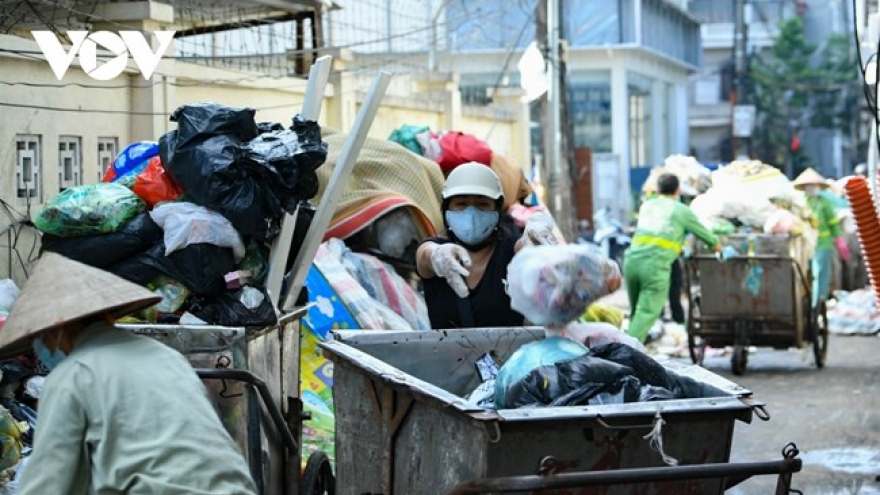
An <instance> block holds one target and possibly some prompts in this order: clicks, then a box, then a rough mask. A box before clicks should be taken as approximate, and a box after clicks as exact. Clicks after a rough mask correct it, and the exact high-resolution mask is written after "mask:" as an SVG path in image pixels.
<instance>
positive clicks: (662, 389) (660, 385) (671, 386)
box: [495, 337, 724, 408]
mask: <svg viewBox="0 0 880 495" xmlns="http://www.w3.org/2000/svg"><path fill="white" fill-rule="evenodd" d="M556 338H557V339H558V337H556ZM548 340H549V339H548ZM539 343H540V341H539V342H535V343H532V344H526V345H525V346H523V347H521V348H520V349H519V350H517V351H516V352H515V353H514V355H513V356H511V358H510V359H509V360H508V362H507V363H505V364H504V366H502V367H501V370H500V371H499V375H498V382H496V383H498V384H499V385H498V386H496V391H495V403H496V405H498V407H499V408H519V407H543V406H550V407H556V406H584V405H600V404H623V403H628V402H647V401H655V400H671V399H692V398H706V397H720V396H723V395H724V393H723V392H722V391H721V390H718V389H717V388H715V387H712V386H710V385H707V384H705V383H702V382H698V381H696V380H694V379H692V378H689V377H685V376H680V375H678V374H676V373H673V372H670V371H667V370H666V368H664V367H663V365H661V364H660V363H658V362H657V361H655V360H654V359H653V358H651V357H650V356H648V355H647V354H645V353H643V352H641V351H639V350H636V349H633V348H632V347H629V346H627V345H624V344H619V343H612V344H607V345H604V346H598V347H593V348H590V349H587V350H586V352H583V353H581V354H580V355H579V356H576V357H573V358H569V359H556V360H555V361H553V362H552V363H550V364H542V365H540V366H536V367H533V368H532V369H531V370H530V371H528V372H527V373H526V374H525V375H522V369H523V368H524V367H523V366H522V363H523V362H526V361H529V362H531V363H534V361H535V360H536V359H535V357H534V355H536V354H539V353H540V352H542V350H541V347H540V346H537V345H536V344H539ZM545 346H546V344H545ZM585 349H586V348H585ZM517 354H522V356H517ZM515 357H516V358H517V359H516V361H514V358H515ZM512 362H513V363H514V364H510V363H512ZM508 366H516V372H517V373H516V375H514V376H513V378H514V379H512V380H511V379H510V378H507V377H508V371H507V370H505V368H506V367H508ZM511 375H513V374H512V373H511ZM520 375H522V378H520V379H516V376H520ZM502 376H505V377H506V380H505V381H504V383H502V380H501V377H502Z"/></svg>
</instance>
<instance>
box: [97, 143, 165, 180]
mask: <svg viewBox="0 0 880 495" xmlns="http://www.w3.org/2000/svg"><path fill="white" fill-rule="evenodd" d="M158 154H159V143H158V142H155V141H138V142H135V143H131V144H129V145H128V146H126V147H125V149H124V150H122V152H121V153H119V155H117V156H116V159H115V160H113V164H112V165H111V166H110V169H109V170H107V171H105V174H106V175H105V176H104V182H116V181H118V180H120V179H123V178H129V179H134V178H135V177H136V176H137V175H138V174H139V173H141V172H142V171H143V170H144V169H145V168H147V165H148V164H149V163H150V158H153V157H154V156H156V155H158Z"/></svg>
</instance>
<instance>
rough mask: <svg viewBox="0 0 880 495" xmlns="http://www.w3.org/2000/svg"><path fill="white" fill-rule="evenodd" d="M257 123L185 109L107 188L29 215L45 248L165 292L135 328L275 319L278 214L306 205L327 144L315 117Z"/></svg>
mask: <svg viewBox="0 0 880 495" xmlns="http://www.w3.org/2000/svg"><path fill="white" fill-rule="evenodd" d="M254 116H255V110H253V109H250V108H233V107H227V106H223V105H220V104H217V103H211V102H206V103H194V104H187V105H183V106H181V107H180V108H178V109H177V110H175V111H174V113H173V114H172V116H171V120H172V121H174V122H177V129H176V130H174V131H171V132H169V133H166V134H165V135H163V136H161V137H160V138H159V140H158V142H136V143H132V144H131V145H129V146H127V147H126V148H125V150H123V151H122V152H121V153H120V154H119V156H117V157H116V159H115V160H114V162H113V164H112V165H111V167H110V168H109V170H107V171H106V174H105V175H104V179H103V182H101V183H98V184H89V185H82V186H77V187H72V188H69V189H66V190H64V191H62V192H61V193H60V194H58V195H57V196H55V197H54V198H52V199H50V200H49V201H48V202H47V203H46V204H45V206H44V207H43V208H42V209H41V210H40V211H39V212H38V213H37V214H36V216H35V218H34V225H35V226H36V227H37V228H38V229H39V230H40V231H41V232H42V249H43V250H45V251H52V252H56V253H59V254H62V255H64V256H67V257H69V258H71V259H74V260H76V261H80V262H82V263H86V264H88V265H91V266H95V267H98V268H102V269H104V270H106V271H109V272H111V273H114V274H116V275H118V276H120V277H122V278H125V279H127V280H129V281H131V282H134V283H137V284H140V285H143V286H146V287H148V288H149V289H151V290H153V291H155V292H156V293H157V294H159V295H161V296H162V298H163V299H162V301H161V302H159V303H158V304H156V305H155V306H153V307H151V308H148V309H147V310H144V311H141V312H139V313H137V314H135V315H134V318H135V319H136V320H137V321H141V322H158V323H178V322H180V321H181V318H182V317H184V316H185V319H184V320H183V321H185V322H186V323H208V324H216V325H230V326H263V325H271V324H274V323H275V322H276V321H277V315H276V313H275V308H274V305H273V304H272V302H271V300H270V298H269V294H268V292H267V291H266V288H265V287H264V286H263V281H264V278H265V276H266V274H267V272H268V254H269V243H270V242H271V241H272V240H273V238H274V237H275V236H276V235H277V233H278V232H279V230H280V226H281V221H282V219H283V216H284V214H285V212H287V213H293V212H294V211H296V210H297V209H298V208H300V209H303V210H305V209H309V208H310V206H309V205H308V200H310V199H312V198H313V197H314V196H315V194H316V193H317V191H318V178H317V175H316V170H317V169H318V167H320V166H321V165H322V164H323V163H324V160H325V158H326V156H327V146H326V144H325V143H324V142H323V141H322V140H321V129H320V127H319V126H318V124H317V123H316V122H313V121H308V120H305V119H303V118H302V117H301V116H295V117H294V118H293V121H292V124H291V125H290V127H289V128H285V127H284V126H283V125H281V124H278V123H259V124H258V123H257V122H256V121H255V120H254ZM302 217H304V218H309V217H308V215H302ZM300 241H301V239H300ZM298 247H299V246H292V247H291V254H290V258H291V259H290V262H292V260H293V258H295V256H296V254H297V252H298Z"/></svg>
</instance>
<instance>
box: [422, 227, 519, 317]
mask: <svg viewBox="0 0 880 495" xmlns="http://www.w3.org/2000/svg"><path fill="white" fill-rule="evenodd" d="M519 238H520V236H519V234H513V235H510V236H508V237H507V238H505V239H502V240H500V241H498V244H496V245H495V251H494V252H493V253H492V256H491V257H490V258H489V262H488V263H487V264H486V271H485V272H484V273H483V278H481V279H480V282H479V283H478V284H477V286H476V287H475V288H474V289H472V290H471V292H470V295H469V296H468V298H467V301H468V302H469V303H470V308H469V310H470V312H471V315H472V319H473V324H472V325H466V324H465V319H463V318H462V314H461V311H468V308H467V306H468V304H464V305H462V304H461V303H460V301H459V299H460V298H459V297H458V296H457V295H455V292H454V291H453V290H452V287H450V286H449V284H448V283H446V280H445V279H443V278H440V277H432V278H423V279H422V280H423V281H424V288H425V303H426V304H427V306H428V317H429V318H430V320H431V328H466V327H468V326H473V327H520V326H522V325H523V322H524V318H523V315H521V314H519V313H517V312H516V311H514V310H513V309H511V308H510V297H508V296H507V293H506V292H504V279H506V278H507V265H508V264H510V260H512V259H513V255H514V246H515V245H516V241H518V240H519ZM428 241H430V242H435V243H437V244H446V243H450V242H452V241H450V240H449V239H443V238H438V237H433V238H430V239H426V240H425V241H424V242H428Z"/></svg>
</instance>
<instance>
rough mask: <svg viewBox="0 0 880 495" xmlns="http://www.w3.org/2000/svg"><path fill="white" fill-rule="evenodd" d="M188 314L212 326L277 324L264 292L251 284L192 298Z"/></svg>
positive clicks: (272, 308)
mask: <svg viewBox="0 0 880 495" xmlns="http://www.w3.org/2000/svg"><path fill="white" fill-rule="evenodd" d="M189 312H190V313H192V314H193V315H195V316H196V317H198V318H200V319H202V320H204V321H206V322H208V323H211V324H213V325H226V326H268V325H274V324H275V323H277V322H278V317H277V315H276V314H275V308H274V307H273V306H272V300H271V299H269V294H268V293H267V292H266V289H265V288H263V287H255V286H251V285H248V286H245V287H244V288H242V289H239V290H235V291H224V292H221V293H219V294H217V295H215V296H213V297H208V298H195V300H193V301H191V302H190V306H189Z"/></svg>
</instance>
